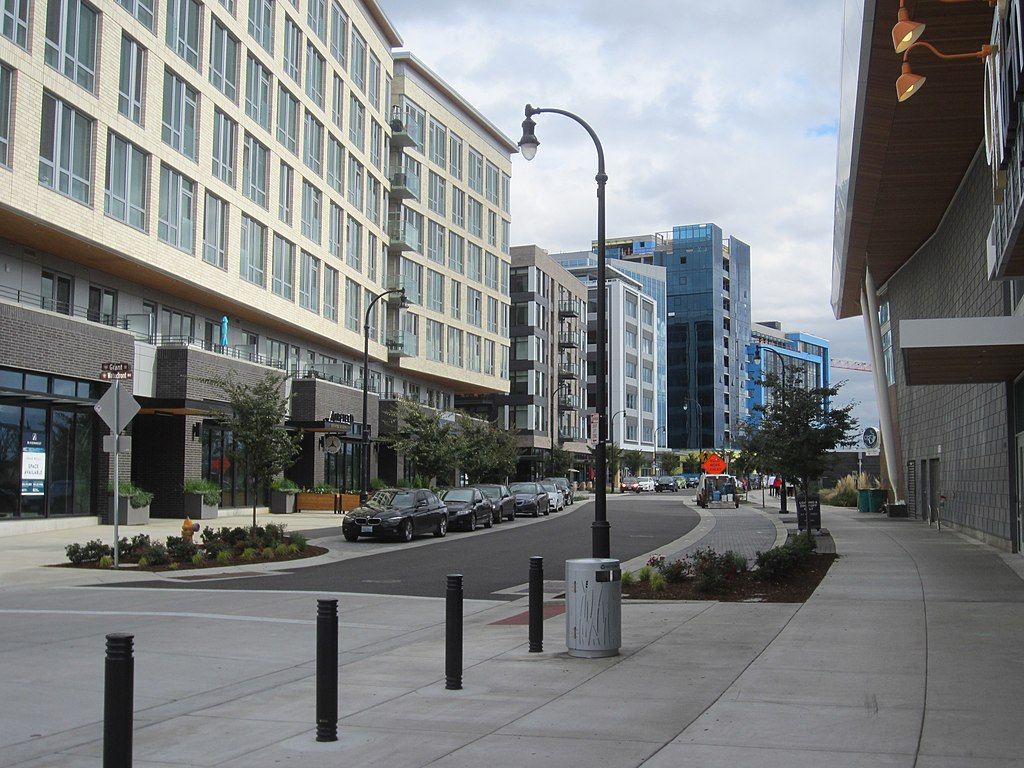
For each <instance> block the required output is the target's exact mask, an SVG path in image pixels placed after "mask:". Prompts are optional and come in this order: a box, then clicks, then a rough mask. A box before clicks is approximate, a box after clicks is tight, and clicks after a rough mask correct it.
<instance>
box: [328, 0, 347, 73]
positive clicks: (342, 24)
mask: <svg viewBox="0 0 1024 768" xmlns="http://www.w3.org/2000/svg"><path fill="white" fill-rule="evenodd" d="M347 51H348V16H346V15H345V12H344V11H343V10H342V9H341V4H340V3H339V2H337V0H334V2H332V3H331V56H333V57H334V59H335V61H337V62H338V63H339V64H341V66H342V67H344V66H345V65H346V53H347Z"/></svg>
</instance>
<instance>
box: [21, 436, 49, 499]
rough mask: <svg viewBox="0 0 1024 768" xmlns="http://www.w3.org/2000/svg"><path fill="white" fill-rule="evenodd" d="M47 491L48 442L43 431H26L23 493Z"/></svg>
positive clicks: (22, 479) (38, 493)
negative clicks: (45, 440)
mask: <svg viewBox="0 0 1024 768" xmlns="http://www.w3.org/2000/svg"><path fill="white" fill-rule="evenodd" d="M45 491H46V443H45V442H44V436H43V434H42V433H41V432H26V433H25V438H24V440H22V443H21V495H22V496H42V495H43V494H44V493H45Z"/></svg>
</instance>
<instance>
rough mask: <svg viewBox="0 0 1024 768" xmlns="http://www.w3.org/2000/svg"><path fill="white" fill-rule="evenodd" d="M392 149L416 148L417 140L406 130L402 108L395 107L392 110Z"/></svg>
mask: <svg viewBox="0 0 1024 768" xmlns="http://www.w3.org/2000/svg"><path fill="white" fill-rule="evenodd" d="M389 125H390V126H391V148H392V149H404V148H405V147H414V146H416V140H415V139H414V138H413V137H412V134H411V133H409V131H408V130H407V129H406V125H405V117H404V115H403V114H402V108H401V107H400V106H398V105H395V106H394V107H392V108H391V121H390V123H389Z"/></svg>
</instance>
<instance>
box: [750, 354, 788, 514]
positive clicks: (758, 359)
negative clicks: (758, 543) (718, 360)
mask: <svg viewBox="0 0 1024 768" xmlns="http://www.w3.org/2000/svg"><path fill="white" fill-rule="evenodd" d="M762 351H763V352H770V353H772V354H773V355H775V356H776V357H777V358H779V364H780V365H781V366H782V386H781V387H780V391H781V394H782V410H786V378H787V373H786V356H785V355H783V354H782V353H781V352H779V350H777V349H772V348H771V347H766V346H763V345H761V344H758V345H757V351H756V352H755V353H754V365H761V352H762ZM779 479H780V480H781V481H782V488H780V489H779V490H780V491H781V493H780V494H779V497H780V501H779V514H780V515H784V514H786V512H787V511H788V509H787V506H786V478H785V477H782V476H780V477H779ZM762 506H764V505H763V504H762Z"/></svg>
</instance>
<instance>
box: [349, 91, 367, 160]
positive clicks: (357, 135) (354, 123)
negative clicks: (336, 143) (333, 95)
mask: <svg viewBox="0 0 1024 768" xmlns="http://www.w3.org/2000/svg"><path fill="white" fill-rule="evenodd" d="M348 100H349V105H348V138H349V141H351V142H352V143H353V144H354V145H355V146H356V147H358V148H359V151H363V150H364V148H365V147H364V145H365V143H366V107H364V106H363V103H362V102H361V101H360V100H359V99H358V98H357V97H356V95H355V94H354V93H350V94H349V99H348Z"/></svg>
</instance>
